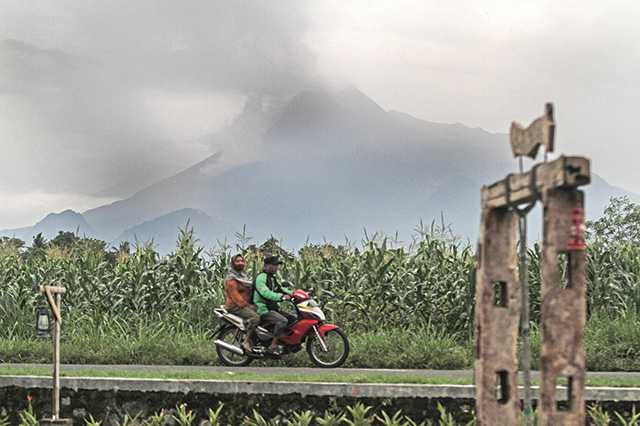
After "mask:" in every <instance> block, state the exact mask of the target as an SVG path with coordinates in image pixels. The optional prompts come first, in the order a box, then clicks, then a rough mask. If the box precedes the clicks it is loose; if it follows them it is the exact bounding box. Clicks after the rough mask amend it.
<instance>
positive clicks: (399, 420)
mask: <svg viewBox="0 0 640 426" xmlns="http://www.w3.org/2000/svg"><path fill="white" fill-rule="evenodd" d="M375 417H376V419H377V420H378V422H380V423H381V424H382V425H383V426H405V425H406V424H407V422H406V420H405V419H404V418H403V416H402V411H401V410H398V411H396V412H395V413H394V414H393V416H389V415H388V414H387V412H386V411H382V413H381V414H380V415H376V416H375Z"/></svg>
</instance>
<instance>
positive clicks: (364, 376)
mask: <svg viewBox="0 0 640 426" xmlns="http://www.w3.org/2000/svg"><path fill="white" fill-rule="evenodd" d="M50 375H51V369H50V368H44V367H7V366H0V376H45V377H48V376H50ZM61 375H62V376H63V377H105V378H128V379H179V380H228V381H240V382H243V381H254V382H256V381H257V382H319V383H372V384H375V383H382V384H425V385H470V384H473V379H471V378H464V377H447V376H421V375H420V376H418V375H415V376H412V375H396V374H384V373H354V374H347V375H345V374H337V373H323V374H302V375H298V374H263V373H253V372H251V373H249V372H233V371H225V372H217V371H144V370H139V371H135V370H99V369H91V368H87V369H80V370H71V371H65V370H64V367H63V369H62V372H61ZM521 384H522V383H521ZM533 384H534V385H537V384H538V381H537V380H534V381H533ZM587 386H593V387H640V378H639V377H629V378H625V377H619V376H618V377H611V378H607V377H593V378H587Z"/></svg>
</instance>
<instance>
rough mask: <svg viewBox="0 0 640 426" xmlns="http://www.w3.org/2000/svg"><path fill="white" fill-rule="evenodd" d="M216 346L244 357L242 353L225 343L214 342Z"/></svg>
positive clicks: (240, 350)
mask: <svg viewBox="0 0 640 426" xmlns="http://www.w3.org/2000/svg"><path fill="white" fill-rule="evenodd" d="M213 343H215V344H216V346H220V347H221V348H222V349H226V350H228V351H229V352H233V353H234V354H238V355H244V351H243V350H242V349H241V348H239V347H237V346H234V345H231V344H229V343H227V342H223V341H222V340H214V342H213Z"/></svg>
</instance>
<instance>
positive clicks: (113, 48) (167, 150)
mask: <svg viewBox="0 0 640 426" xmlns="http://www.w3.org/2000/svg"><path fill="white" fill-rule="evenodd" d="M299 4H301V3H299V2H293V1H292V2H249V1H238V2H227V1H204V0H203V1H195V2H188V3H184V2H172V1H150V0H143V1H135V2H130V1H113V2H91V3H89V2H70V1H69V2H66V1H57V2H43V3H37V4H30V5H27V4H24V2H19V1H16V2H9V3H7V4H5V5H3V6H2V9H3V13H2V16H3V18H2V20H3V23H5V24H6V25H4V26H3V27H4V30H2V31H0V39H2V41H1V42H0V110H2V111H3V114H1V115H0V140H1V141H2V142H0V144H1V145H2V148H3V151H4V154H3V156H2V157H0V182H2V183H0V190H3V191H5V193H11V192H15V193H20V192H26V191H41V192H49V193H62V192H66V193H74V192H75V193H81V194H85V195H86V194H95V193H101V194H104V193H105V192H104V191H105V190H106V191H107V193H108V192H109V191H110V189H113V191H114V192H121V193H124V192H126V191H127V185H128V184H130V185H138V186H140V185H144V184H147V183H151V182H153V181H155V180H157V179H160V178H162V177H164V176H167V175H170V174H172V173H175V172H177V171H179V170H181V169H182V168H184V167H186V166H187V165H189V164H191V163H193V162H196V161H198V160H200V159H202V158H203V157H204V156H206V155H208V154H210V147H209V146H207V145H206V144H203V143H202V142H201V137H202V136H203V135H204V134H206V133H207V132H211V131H213V130H215V128H216V126H218V127H220V126H221V125H223V124H224V123H225V122H227V121H228V120H230V119H231V118H232V117H233V115H234V114H235V113H236V112H238V110H239V108H240V107H241V105H242V102H243V100H244V97H245V96H246V95H249V94H252V93H265V94H269V95H272V96H288V95H289V94H292V93H295V92H297V91H298V90H300V89H301V88H303V87H305V86H307V85H309V84H310V82H311V81H312V80H313V79H314V75H313V74H314V73H313V69H314V65H313V62H314V61H313V56H312V55H311V53H310V52H309V51H308V50H307V48H306V47H305V46H304V45H303V44H302V42H301V39H302V37H303V34H304V33H305V30H306V27H307V20H306V16H305V14H304V13H303V10H302V9H301V7H300V6H299ZM199 140H200V141H199ZM128 189H129V190H131V188H128Z"/></svg>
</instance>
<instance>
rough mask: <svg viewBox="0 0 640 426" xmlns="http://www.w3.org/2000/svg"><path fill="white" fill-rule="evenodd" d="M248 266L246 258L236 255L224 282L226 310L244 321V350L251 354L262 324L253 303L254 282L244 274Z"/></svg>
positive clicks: (232, 259)
mask: <svg viewBox="0 0 640 426" xmlns="http://www.w3.org/2000/svg"><path fill="white" fill-rule="evenodd" d="M245 266H246V263H245V260H244V257H243V256H242V255H241V254H236V255H235V256H233V257H232V258H231V262H230V265H229V270H228V271H227V276H226V278H225V280H224V292H225V295H226V296H227V302H226V303H225V306H224V307H225V309H226V310H227V311H229V312H231V313H232V314H234V315H237V316H239V317H241V318H242V319H243V320H244V325H245V328H246V330H247V333H246V335H245V339H244V342H242V349H244V350H245V352H251V349H252V345H251V342H252V341H253V336H254V334H255V332H256V327H258V324H259V323H260V316H259V315H258V314H257V313H256V307H255V306H254V305H253V304H252V303H251V296H252V294H253V281H251V280H250V279H249V278H248V277H247V276H246V275H245V273H244V268H245Z"/></svg>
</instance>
